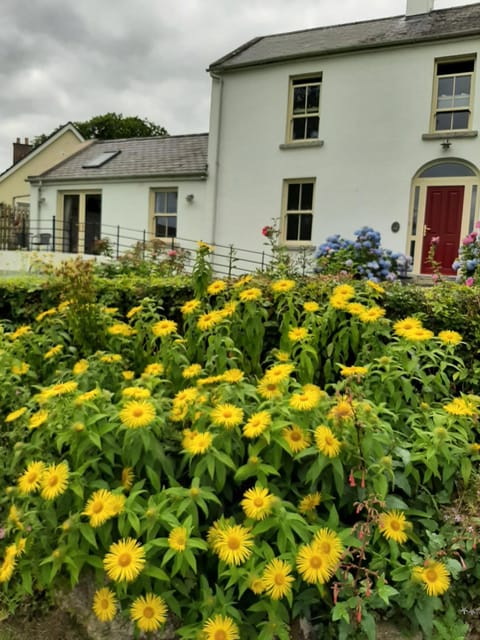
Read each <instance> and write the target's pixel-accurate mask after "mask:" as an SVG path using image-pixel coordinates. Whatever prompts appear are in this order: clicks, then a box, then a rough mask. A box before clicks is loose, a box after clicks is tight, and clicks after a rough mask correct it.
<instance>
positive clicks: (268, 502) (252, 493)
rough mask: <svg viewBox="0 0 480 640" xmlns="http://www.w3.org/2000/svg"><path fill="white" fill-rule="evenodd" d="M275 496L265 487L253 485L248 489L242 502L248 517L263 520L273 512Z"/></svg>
mask: <svg viewBox="0 0 480 640" xmlns="http://www.w3.org/2000/svg"><path fill="white" fill-rule="evenodd" d="M274 503H275V496H273V495H272V494H271V493H269V492H268V489H264V488H263V487H253V488H252V489H247V490H246V491H245V493H244V494H243V500H242V501H241V502H240V504H241V505H242V509H243V510H244V512H245V515H246V516H247V518H252V520H263V519H264V518H266V517H267V516H268V515H270V513H271V512H272V507H273V504H274Z"/></svg>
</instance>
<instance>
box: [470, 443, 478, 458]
mask: <svg viewBox="0 0 480 640" xmlns="http://www.w3.org/2000/svg"><path fill="white" fill-rule="evenodd" d="M469 449H470V453H472V454H473V455H478V454H479V453H480V444H478V442H473V443H472V444H471V445H470V447H469Z"/></svg>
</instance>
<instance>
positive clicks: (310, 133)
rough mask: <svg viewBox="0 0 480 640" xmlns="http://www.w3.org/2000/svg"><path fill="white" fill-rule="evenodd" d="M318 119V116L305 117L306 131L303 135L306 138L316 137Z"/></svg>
mask: <svg viewBox="0 0 480 640" xmlns="http://www.w3.org/2000/svg"><path fill="white" fill-rule="evenodd" d="M318 121H319V118H318V116H315V117H314V118H307V133H306V136H305V137H306V138H307V139H310V138H318Z"/></svg>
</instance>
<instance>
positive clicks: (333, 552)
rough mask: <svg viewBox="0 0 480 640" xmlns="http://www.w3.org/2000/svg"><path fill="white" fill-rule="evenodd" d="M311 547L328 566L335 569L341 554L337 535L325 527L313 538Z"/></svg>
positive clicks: (341, 550)
mask: <svg viewBox="0 0 480 640" xmlns="http://www.w3.org/2000/svg"><path fill="white" fill-rule="evenodd" d="M312 546H314V547H315V549H317V551H318V552H319V553H320V554H321V555H322V557H324V558H325V559H326V560H327V562H328V564H329V566H332V567H335V566H336V565H337V563H338V561H339V560H340V557H341V555H342V553H343V546H342V543H341V541H340V538H339V536H338V534H336V533H335V532H334V531H330V529H327V528H326V527H324V528H322V529H319V530H318V531H317V532H316V533H315V536H314V538H313V542H312Z"/></svg>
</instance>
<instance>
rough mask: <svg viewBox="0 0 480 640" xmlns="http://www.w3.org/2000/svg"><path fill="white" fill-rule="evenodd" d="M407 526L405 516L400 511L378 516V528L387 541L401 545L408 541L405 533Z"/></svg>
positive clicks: (387, 512)
mask: <svg viewBox="0 0 480 640" xmlns="http://www.w3.org/2000/svg"><path fill="white" fill-rule="evenodd" d="M407 524H408V523H407V521H406V520H405V514H404V513H402V512H401V511H386V512H385V513H382V514H381V515H380V518H379V521H378V528H379V529H380V531H381V533H382V535H383V536H385V538H387V540H394V541H395V542H398V543H400V544H403V543H404V542H406V541H407V540H408V535H407V534H406V533H405V529H406V528H407Z"/></svg>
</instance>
